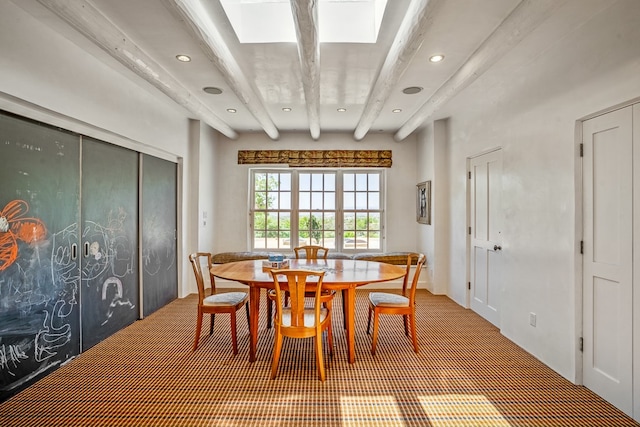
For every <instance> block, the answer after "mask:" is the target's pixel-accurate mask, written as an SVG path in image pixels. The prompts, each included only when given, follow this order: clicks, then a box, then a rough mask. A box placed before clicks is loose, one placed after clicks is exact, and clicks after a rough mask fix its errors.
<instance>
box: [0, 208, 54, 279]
mask: <svg viewBox="0 0 640 427" xmlns="http://www.w3.org/2000/svg"><path fill="white" fill-rule="evenodd" d="M28 211H29V205H28V204H27V202H25V201H24V200H12V201H11V202H9V203H7V205H6V206H5V207H4V209H2V211H0V271H3V270H6V269H7V268H8V267H9V266H10V265H11V264H13V263H14V262H15V261H16V259H17V258H18V241H19V240H20V241H23V242H26V243H30V244H31V243H36V242H39V241H41V240H43V239H44V238H45V237H46V235H47V227H46V226H45V225H44V223H43V222H42V221H41V220H40V219H38V218H25V217H24V215H25V214H26V213H27V212H28Z"/></svg>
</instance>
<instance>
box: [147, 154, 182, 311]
mask: <svg viewBox="0 0 640 427" xmlns="http://www.w3.org/2000/svg"><path fill="white" fill-rule="evenodd" d="M176 197H177V193H176V164H175V163H172V162H169V161H166V160H162V159H158V158H156V157H152V156H148V155H144V154H143V155H142V194H141V198H142V211H141V212H140V216H141V224H142V247H141V250H142V269H143V270H142V284H143V287H142V289H143V291H142V296H143V297H142V301H143V314H144V316H147V315H149V314H151V313H153V312H154V311H156V310H157V309H159V308H160V307H162V306H164V305H166V304H167V303H169V302H171V301H173V300H174V299H176V298H177V297H178V270H177V264H176V262H177V259H176V220H177V216H176V206H177V204H176Z"/></svg>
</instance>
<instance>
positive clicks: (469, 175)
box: [469, 171, 471, 179]
mask: <svg viewBox="0 0 640 427" xmlns="http://www.w3.org/2000/svg"><path fill="white" fill-rule="evenodd" d="M469 179H471V171H469Z"/></svg>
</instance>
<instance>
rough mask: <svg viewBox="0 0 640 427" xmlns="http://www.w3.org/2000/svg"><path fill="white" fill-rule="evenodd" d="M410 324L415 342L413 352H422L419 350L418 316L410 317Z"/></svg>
mask: <svg viewBox="0 0 640 427" xmlns="http://www.w3.org/2000/svg"><path fill="white" fill-rule="evenodd" d="M409 323H410V324H411V339H412V340H413V351H415V352H416V353H417V352H418V351H420V350H419V349H418V334H417V333H416V316H415V314H412V315H410V316H409Z"/></svg>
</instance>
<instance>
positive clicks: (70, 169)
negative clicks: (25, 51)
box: [0, 112, 80, 400]
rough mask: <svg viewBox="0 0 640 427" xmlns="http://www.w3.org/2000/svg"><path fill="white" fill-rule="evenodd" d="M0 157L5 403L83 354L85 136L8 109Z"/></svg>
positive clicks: (0, 335)
mask: <svg viewBox="0 0 640 427" xmlns="http://www.w3.org/2000/svg"><path fill="white" fill-rule="evenodd" d="M0 159H1V166H0V182H1V183H2V187H1V189H0V210H1V211H0V400H5V399H6V398H8V397H10V396H11V395H13V394H15V393H16V392H18V391H20V390H21V389H22V388H24V387H25V386H26V385H28V384H30V383H31V382H33V381H35V380H36V379H38V378H40V377H41V376H42V375H44V374H46V373H48V372H50V371H51V370H52V369H54V368H55V367H57V366H59V365H60V364H61V363H63V362H64V361H66V360H67V359H69V358H71V357H72V356H74V355H76V354H78V353H79V350H80V348H79V342H80V339H79V336H80V327H79V318H80V316H79V312H80V310H79V307H78V303H79V287H80V267H79V259H78V257H77V256H75V255H77V249H78V243H79V230H78V225H79V176H80V175H79V136H78V135H74V134H72V133H69V132H66V131H61V130H58V129H55V128H52V127H49V126H46V125H43V124H40V123H36V122H32V121H28V120H25V119H22V118H19V117H16V116H13V115H10V114H6V113H2V112H0ZM74 249H75V250H76V251H74Z"/></svg>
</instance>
